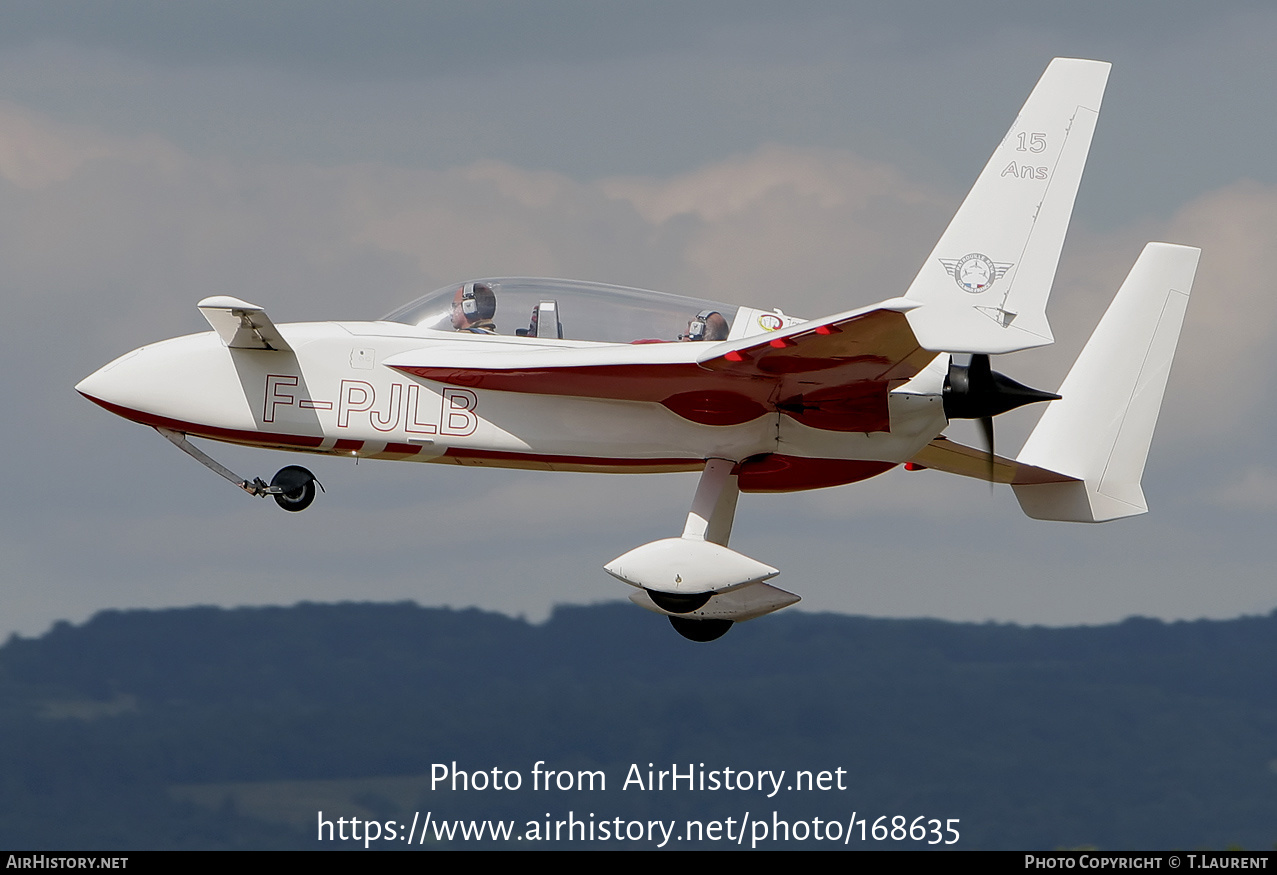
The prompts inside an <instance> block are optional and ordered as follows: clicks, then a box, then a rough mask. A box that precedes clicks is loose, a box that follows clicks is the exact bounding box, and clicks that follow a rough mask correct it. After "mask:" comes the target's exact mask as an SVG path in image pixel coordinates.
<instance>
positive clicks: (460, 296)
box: [452, 283, 497, 334]
mask: <svg viewBox="0 0 1277 875" xmlns="http://www.w3.org/2000/svg"><path fill="white" fill-rule="evenodd" d="M495 315H497V296H496V293H495V292H493V291H492V286H490V285H488V284H487V283H466V284H464V285H463V286H461V288H459V289H457V293H456V295H454V296H453V298H452V327H453V328H455V329H456V330H457V331H469V332H470V333H471V334H496V333H497V326H496V325H493V324H492V317H493V316H495Z"/></svg>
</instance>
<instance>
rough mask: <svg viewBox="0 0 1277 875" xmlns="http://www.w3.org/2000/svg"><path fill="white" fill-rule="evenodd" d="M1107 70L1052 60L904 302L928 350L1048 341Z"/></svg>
mask: <svg viewBox="0 0 1277 875" xmlns="http://www.w3.org/2000/svg"><path fill="white" fill-rule="evenodd" d="M1109 68H1110V65H1109V64H1107V63H1105V62H1103V61H1083V60H1077V59H1073V58H1056V59H1055V60H1054V61H1052V62H1051V64H1050V66H1048V67H1047V68H1046V72H1045V73H1043V74H1042V78H1041V79H1040V80H1038V84H1037V86H1036V87H1035V88H1034V89H1033V93H1032V94H1030V95H1029V99H1028V100H1027V101H1026V102H1025V104H1024V108H1023V109H1021V110H1020V115H1019V116H1018V117H1017V118H1016V120H1015V123H1014V124H1013V125H1012V126H1011V130H1010V131H1008V132H1007V135H1006V137H1005V138H1004V139H1003V140H1002V142H1001V144H1000V145H999V146H998V148H997V149H996V150H995V151H994V153H993V157H992V158H990V159H989V163H988V164H987V165H985V168H984V172H982V173H981V174H980V177H979V179H977V180H976V183H975V186H974V187H972V189H971V192H970V193H969V194H968V195H967V198H966V200H965V201H963V203H962V206H961V207H959V208H958V212H957V214H956V215H955V216H954V217H953V221H952V222H950V223H949V227H948V228H947V229H946V230H945V232H944V234H943V235H942V236H941V238H940V241H939V242H938V243H937V244H936V248H935V250H934V251H933V252H932V253H931V256H930V257H929V258H928V259H927V260H926V262H925V263H924V264H923V265H922V269H921V270H920V271H919V272H918V275H917V277H916V278H915V279H914V281H913V284H912V285H910V286H909V291H908V293H907V294H906V297H907V298H910V299H911V300H914V301H920V302H922V303H923V304H924V305H925V306H923V307H920V308H918V309H917V310H914V311H913V312H911V313H910V314H909V325H910V327H912V328H913V332H914V334H915V336H917V338H918V341H919V342H920V343H921V344H922V346H923V347H925V348H926V349H931V350H937V351H943V352H970V353H1002V352H1013V351H1015V350H1020V349H1031V348H1033V347H1037V346H1045V345H1046V344H1049V343H1051V342H1052V341H1053V340H1054V338H1053V337H1052V336H1051V328H1050V325H1048V323H1047V319H1046V301H1047V297H1048V296H1049V295H1050V293H1051V284H1052V282H1054V280H1055V268H1056V265H1057V264H1058V263H1059V260H1060V250H1061V249H1062V248H1063V246H1064V235H1065V232H1066V231H1067V230H1068V226H1069V217H1070V216H1071V215H1072V213H1073V201H1074V198H1075V197H1076V196H1077V188H1078V183H1079V182H1080V181H1081V179H1082V170H1083V169H1084V167H1085V166H1086V156H1087V153H1088V152H1089V151H1090V148H1091V135H1092V134H1093V133H1094V132H1095V123H1096V120H1097V119H1098V118H1099V111H1100V101H1101V99H1102V98H1103V96H1104V86H1105V85H1106V83H1107V82H1108V74H1109Z"/></svg>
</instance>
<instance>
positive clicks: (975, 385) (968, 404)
mask: <svg viewBox="0 0 1277 875" xmlns="http://www.w3.org/2000/svg"><path fill="white" fill-rule="evenodd" d="M1059 397H1060V396H1059V395H1056V394H1055V393H1054V392H1043V391H1042V390H1041V389H1033V388H1030V387H1028V386H1025V385H1024V384H1023V383H1017V382H1016V381H1015V380H1012V379H1011V378H1010V377H1008V376H1006V375H1005V374H999V373H998V372H997V371H995V370H993V369H992V368H991V367H990V366H989V356H988V355H986V354H984V353H977V354H976V355H973V356H971V362H970V363H969V364H965V365H960V364H958V363H957V362H956V361H954V360H953V358H952V357H950V359H949V373H948V375H947V376H946V377H945V378H944V415H945V417H946V418H947V419H978V420H980V428H981V430H982V431H983V432H984V441H985V443H986V444H987V445H988V450H989V481H990V482H992V481H993V465H994V462H993V460H994V453H993V417H995V416H997V415H998V414H999V413H1006V412H1007V411H1008V410H1015V409H1016V408H1017V407H1023V406H1024V405H1025V404H1034V403H1036V402H1038V401H1055V400H1058V399H1059Z"/></svg>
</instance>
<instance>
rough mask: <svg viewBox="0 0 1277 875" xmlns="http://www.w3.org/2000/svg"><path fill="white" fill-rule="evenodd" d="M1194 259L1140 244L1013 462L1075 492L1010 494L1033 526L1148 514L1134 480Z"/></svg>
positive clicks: (1193, 253)
mask: <svg viewBox="0 0 1277 875" xmlns="http://www.w3.org/2000/svg"><path fill="white" fill-rule="evenodd" d="M1200 255H1201V250H1199V249H1194V248H1192V247H1190V246H1174V245H1171V244H1169V243H1150V244H1148V245H1147V246H1145V247H1144V252H1143V253H1141V255H1140V257H1139V260H1138V261H1136V262H1135V266H1134V267H1133V268H1131V272H1130V274H1128V275H1127V277H1126V281H1125V282H1124V283H1122V288H1121V289H1120V290H1118V293H1117V296H1116V297H1115V298H1114V299H1113V303H1112V304H1111V305H1109V308H1108V312H1106V313H1105V314H1104V318H1103V319H1101V320H1100V324H1099V325H1098V326H1096V328H1095V333H1093V334H1092V335H1091V339H1090V340H1089V341H1087V343H1086V347H1085V348H1084V349H1083V350H1082V354H1081V355H1079V356H1078V359H1077V361H1076V362H1075V363H1074V364H1073V368H1072V370H1070V371H1069V375H1068V377H1066V378H1065V380H1064V384H1063V385H1062V386H1061V387H1060V395H1061V396H1062V398H1061V400H1059V401H1052V402H1051V404H1050V406H1048V407H1047V409H1046V412H1045V413H1044V414H1043V415H1042V419H1041V421H1039V422H1038V424H1037V427H1036V428H1035V429H1034V430H1033V433H1032V434H1031V435H1029V440H1028V441H1027V442H1026V443H1025V445H1024V449H1023V450H1021V452H1020V455H1019V457H1018V458H1017V460H1016V461H1018V462H1021V463H1024V464H1028V465H1035V466H1038V467H1041V468H1046V469H1049V470H1051V471H1058V472H1060V473H1062V474H1067V475H1069V476H1072V477H1076V478H1077V479H1078V480H1080V481H1082V482H1076V483H1046V484H1035V485H1021V486H1014V487H1013V488H1014V489H1015V496H1016V498H1018V499H1019V500H1020V507H1021V508H1023V510H1024V512H1025V513H1026V514H1028V515H1029V516H1031V517H1033V518H1034V519H1045V520H1067V521H1073V522H1104V521H1106V520H1112V519H1119V518H1121V517H1127V516H1135V515H1136V514H1141V513H1144V512H1146V511H1147V510H1148V504H1147V502H1145V500H1144V491H1143V490H1142V489H1141V488H1140V479H1141V477H1142V476H1143V474H1144V462H1145V460H1146V459H1147V458H1148V448H1149V444H1150V443H1151V442H1152V440H1153V428H1154V426H1156V425H1157V414H1158V412H1159V411H1160V410H1161V407H1162V395H1163V392H1164V391H1165V389H1166V379H1167V377H1168V376H1169V374H1170V370H1171V360H1172V358H1173V357H1174V355H1175V347H1176V345H1177V343H1178V342H1179V332H1180V327H1181V326H1182V325H1183V322H1184V312H1185V310H1186V309H1187V307H1188V296H1189V292H1190V290H1191V289H1192V286H1193V277H1194V275H1195V274H1196V272H1197V259H1198V256H1200Z"/></svg>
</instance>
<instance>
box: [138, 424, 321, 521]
mask: <svg viewBox="0 0 1277 875" xmlns="http://www.w3.org/2000/svg"><path fill="white" fill-rule="evenodd" d="M155 430H156V431H158V432H159V433H160V434H162V435H164V437H166V438H168V440H169V441H170V442H171V443H172V444H173V446H175V447H177V448H178V449H179V450H181V451H182V452H184V453H186V454H187V455H188V456H190V457H191V458H193V459H195V461H197V462H199V463H200V464H201V465H203V466H204V467H205V468H208V469H209V470H210V471H212V472H213V473H214V474H217V475H218V476H219V477H222V478H224V479H226V480H229V481H230V482H232V483H234V484H235V485H236V486H238V487H239V488H240V489H242V490H244V491H245V492H247V493H248V494H249V495H256V496H257V497H258V498H261V497H262V496H264V495H269V496H271V497H272V498H274V499H275V503H276V504H278V505H279V506H280V507H282V508H283V509H284V510H287V511H292V512H293V513H296V512H297V511H301V510H305V509H306V508H308V507H310V503H311V502H312V501H314V500H315V487H316V486H318V487H319V488H320V489H321V490H322V489H323V488H324V485H323V484H322V483H320V482H319V481H318V480H316V479H315V475H314V474H312V473H311V472H310V471H307V470H306V469H305V468H303V467H301V466H300V465H289V466H287V467H285V468H280V469H279V471H277V472H276V473H275V476H274V477H272V478H271V481H270V485H269V486H268V485H267V484H266V482H265V481H264V480H262V478H260V477H254V478H253V479H252V480H245V479H244V478H243V477H240V476H239V475H238V474H236V473H235V472H234V471H232V470H230V469H229V468H227V467H225V466H224V465H222V464H220V463H218V462H217V461H215V460H214V459H213V458H212V457H211V456H209V455H208V454H207V453H205V452H204V451H203V450H201V449H200V448H199V447H197V446H195V445H194V444H192V443H191V442H190V441H188V440H187V439H186V435H184V434H182V433H181V432H180V431H173V430H172V429H168V428H158V427H157V428H156V429H155Z"/></svg>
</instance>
